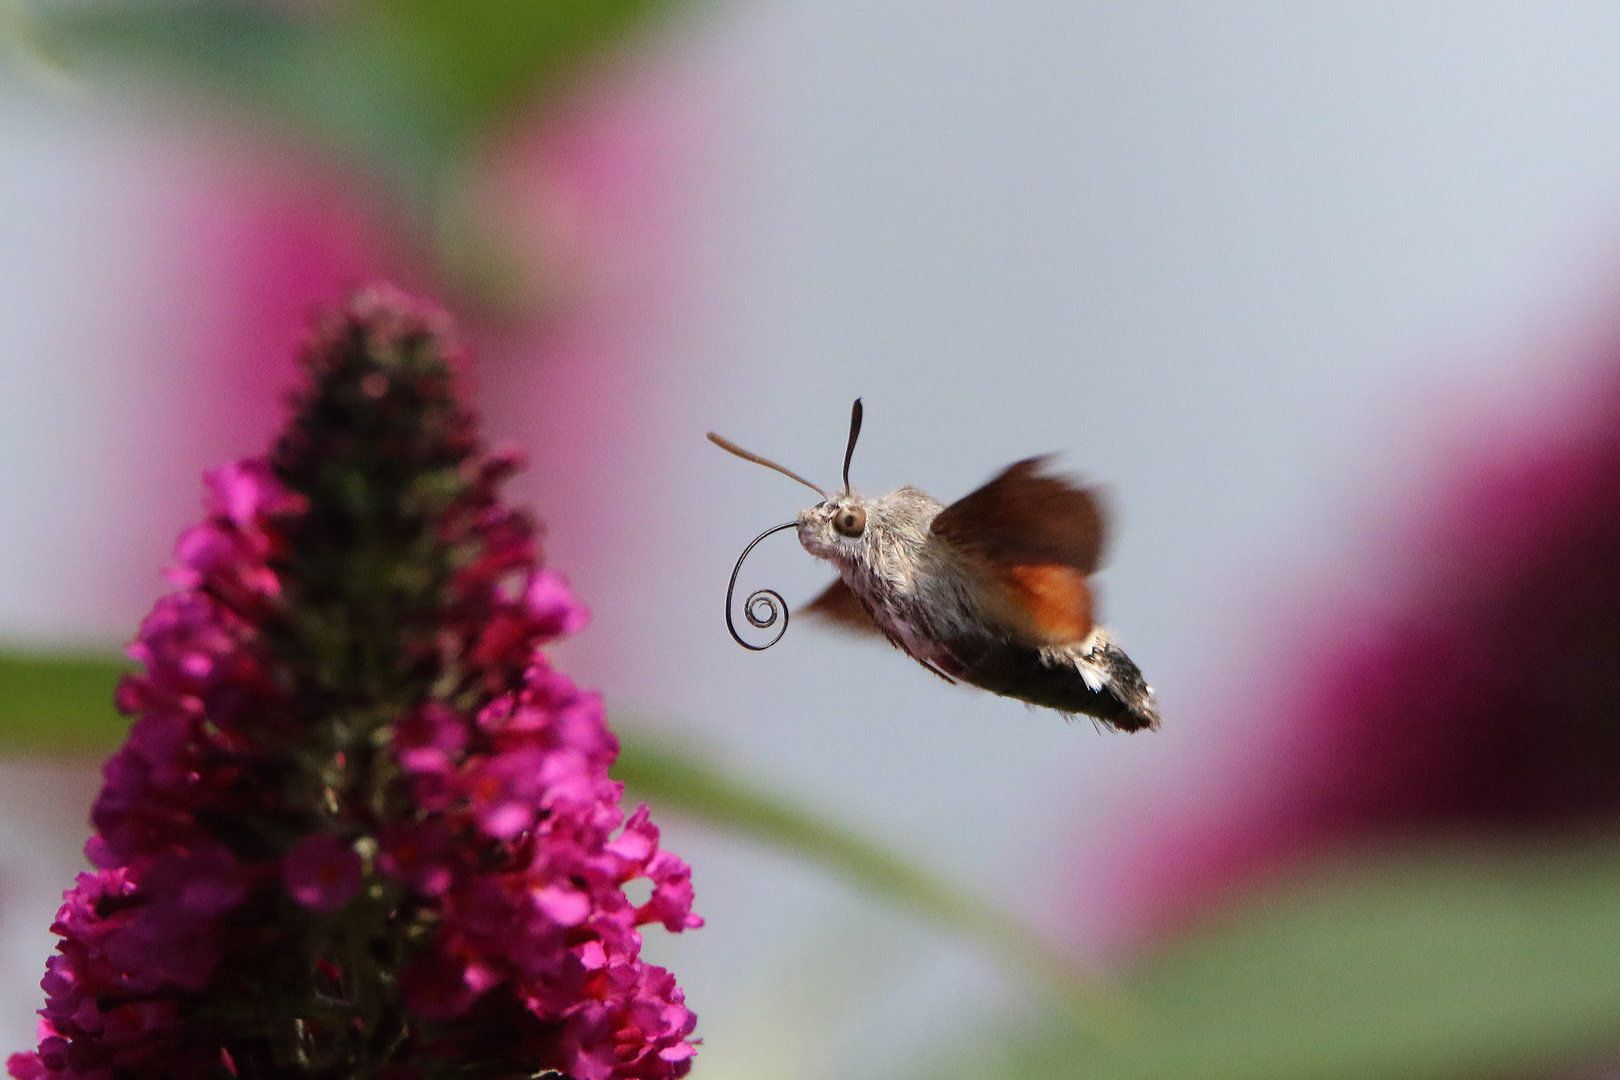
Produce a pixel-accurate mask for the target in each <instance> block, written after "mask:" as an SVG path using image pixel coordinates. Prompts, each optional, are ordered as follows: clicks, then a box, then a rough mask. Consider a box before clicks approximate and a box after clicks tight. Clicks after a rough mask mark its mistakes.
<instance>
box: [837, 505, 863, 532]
mask: <svg viewBox="0 0 1620 1080" xmlns="http://www.w3.org/2000/svg"><path fill="white" fill-rule="evenodd" d="M865 531H866V511H865V510H863V509H861V508H860V507H859V506H847V507H845V508H844V509H842V510H840V511H838V513H836V514H834V515H833V532H835V533H837V534H838V535H839V536H859V535H861V533H863V532H865Z"/></svg>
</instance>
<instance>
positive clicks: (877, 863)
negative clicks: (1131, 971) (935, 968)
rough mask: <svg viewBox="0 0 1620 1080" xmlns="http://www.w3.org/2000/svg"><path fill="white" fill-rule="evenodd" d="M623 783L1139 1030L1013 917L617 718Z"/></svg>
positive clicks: (1076, 1016)
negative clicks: (806, 865)
mask: <svg viewBox="0 0 1620 1080" xmlns="http://www.w3.org/2000/svg"><path fill="white" fill-rule="evenodd" d="M612 726H613V730H614V733H615V734H617V735H618V737H619V761H618V764H617V765H615V766H614V768H613V771H612V775H613V777H614V779H616V780H620V781H623V783H624V784H625V786H626V787H628V788H630V789H631V790H632V791H633V792H635V793H636V794H637V795H639V796H643V797H645V798H647V799H649V800H651V801H652V802H654V804H655V805H656V806H657V807H658V808H659V809H660V810H663V811H677V812H681V813H685V814H687V815H689V816H691V817H693V818H695V819H697V820H699V821H702V822H704V823H706V824H710V825H713V826H715V827H717V828H720V829H723V830H725V831H727V832H729V833H732V834H734V835H740V836H745V837H748V838H750V839H753V840H756V841H759V842H761V843H764V844H768V845H770V846H771V847H774V848H777V849H778V850H781V851H785V852H787V853H789V854H791V855H794V856H797V857H798V858H801V859H804V860H806V861H807V862H813V863H816V864H818V865H820V866H822V867H823V868H825V869H827V870H830V871H832V872H833V873H835V874H837V875H839V876H840V877H842V878H844V879H845V880H847V881H849V882H851V883H852V884H854V885H857V886H859V887H860V888H861V889H863V890H864V891H866V892H867V893H869V894H871V895H873V896H878V897H881V898H883V899H885V900H887V901H889V902H890V903H892V904H895V905H896V906H898V907H901V908H904V909H905V910H907V911H910V912H912V913H913V914H916V915H920V916H922V917H924V918H926V919H929V920H931V921H932V922H934V923H935V924H937V925H939V926H941V927H943V928H945V929H946V930H949V931H950V932H952V933H954V934H956V935H958V936H960V937H962V938H964V939H966V940H968V941H970V942H973V943H974V944H977V945H979V946H981V947H983V948H984V949H985V950H986V951H987V952H988V953H989V955H990V956H991V957H992V958H994V959H996V960H997V961H999V962H1001V963H1003V964H1005V965H1008V966H1010V967H1012V968H1013V969H1014V970H1015V971H1016V972H1017V973H1018V974H1020V975H1023V976H1025V977H1029V978H1032V979H1033V980H1034V981H1035V982H1036V983H1037V984H1038V985H1039V986H1040V987H1041V988H1042V989H1043V990H1045V991H1047V992H1048V993H1050V994H1053V995H1055V996H1056V998H1057V1001H1058V1004H1059V1006H1060V1008H1061V1009H1062V1010H1063V1011H1065V1012H1068V1013H1071V1014H1072V1016H1071V1022H1074V1023H1077V1024H1079V1025H1080V1026H1081V1027H1083V1028H1086V1029H1089V1030H1091V1031H1093V1032H1094V1033H1098V1034H1108V1035H1116V1034H1123V1033H1124V1032H1125V1031H1127V1030H1129V1029H1132V1028H1134V1027H1136V1026H1137V1017H1136V1009H1135V1007H1134V1006H1133V1004H1132V1003H1131V1002H1130V1001H1129V999H1127V998H1126V997H1125V996H1124V995H1123V993H1122V992H1121V991H1120V990H1119V989H1118V988H1117V987H1116V986H1115V985H1114V984H1113V983H1112V981H1111V980H1110V979H1108V977H1107V976H1105V975H1103V974H1102V973H1100V972H1096V971H1093V970H1090V969H1088V968H1086V967H1084V966H1082V965H1081V964H1079V963H1077V962H1076V961H1074V960H1073V959H1072V958H1070V957H1067V956H1064V955H1062V954H1060V953H1059V952H1058V951H1057V950H1056V949H1054V947H1053V946H1051V945H1050V944H1048V943H1046V942H1044V941H1042V940H1041V939H1040V938H1038V937H1037V936H1035V935H1034V934H1033V933H1031V932H1030V931H1029V930H1028V929H1027V928H1026V927H1024V926H1022V925H1021V924H1020V923H1018V922H1017V921H1016V920H1015V919H1013V918H1011V917H1010V916H1009V915H1007V913H1006V912H1004V911H1002V910H1001V909H1000V908H998V907H996V906H995V905H994V904H991V903H989V902H987V901H985V900H983V899H981V898H980V897H977V896H974V895H973V894H972V893H969V892H967V891H965V890H963V889H960V888H958V887H956V886H955V885H952V884H950V883H949V882H947V881H943V880H941V879H940V878H938V877H936V876H934V875H933V874H931V873H929V872H928V871H927V870H924V869H923V868H921V867H919V866H917V865H916V864H915V863H912V862H909V861H907V860H906V859H905V858H903V857H901V856H899V855H897V854H895V853H894V852H892V851H889V850H887V849H885V848H884V847H882V846H881V845H879V844H876V843H874V842H872V841H871V840H868V839H866V838H865V837H863V836H861V835H860V834H858V833H856V832H854V831H852V830H850V829H848V828H845V827H844V826H842V825H838V824H835V823H833V822H830V821H828V820H826V819H825V818H823V817H821V816H819V815H817V814H816V813H815V812H814V811H812V810H809V809H807V808H805V807H804V806H801V805H798V804H796V803H794V802H792V801H791V800H787V799H783V798H781V797H780V796H777V795H774V794H771V793H769V792H767V791H766V790H764V789H762V788H761V787H759V786H756V785H755V784H753V783H750V782H749V781H747V780H744V779H742V778H740V777H737V776H734V775H732V774H730V773H728V772H726V771H725V770H723V769H719V768H716V767H715V766H713V765H711V764H709V763H708V762H705V761H703V760H701V759H700V758H698V757H696V756H694V755H692V754H691V753H688V752H687V751H684V750H681V749H679V748H677V747H675V746H673V745H671V744H670V743H669V742H667V741H663V740H660V739H657V738H655V737H653V736H649V735H647V734H646V733H645V732H643V731H640V730H638V729H637V728H636V727H635V725H633V724H627V723H625V722H624V720H623V718H622V717H615V718H614V721H613V724H612Z"/></svg>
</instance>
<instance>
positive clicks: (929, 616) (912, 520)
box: [798, 487, 979, 659]
mask: <svg viewBox="0 0 1620 1080" xmlns="http://www.w3.org/2000/svg"><path fill="white" fill-rule="evenodd" d="M857 508H858V509H860V510H862V511H864V512H865V514H866V527H865V528H864V529H863V530H862V531H861V534H860V535H859V536H842V535H840V534H839V533H838V531H837V529H835V528H834V522H835V521H837V520H838V519H839V516H840V515H842V514H845V513H846V512H847V511H849V510H851V509H857ZM943 509H944V505H943V504H942V503H940V502H939V501H938V500H936V499H934V498H932V497H931V496H929V495H927V494H925V493H924V492H921V491H919V490H917V489H916V488H912V487H903V488H900V489H899V490H898V491H893V492H890V493H889V494H888V495H885V496H883V497H882V498H880V499H869V498H866V497H865V496H863V495H861V494H860V493H859V492H854V493H851V494H848V495H838V496H835V497H833V498H831V499H828V500H827V501H826V502H824V503H817V504H816V505H815V506H812V507H808V508H807V509H805V510H801V511H800V512H799V519H798V525H799V542H800V543H801V544H803V545H804V549H805V550H806V551H808V552H809V553H810V554H812V555H814V556H816V557H817V558H821V559H827V560H828V561H830V562H831V563H833V565H835V566H836V567H838V572H839V575H840V576H841V577H842V578H843V579H844V582H845V583H846V584H847V585H848V586H849V587H850V589H851V590H852V591H853V592H854V593H855V594H856V595H857V596H859V597H860V599H861V600H862V601H863V602H864V603H865V606H866V608H867V610H868V611H870V612H871V613H872V618H873V620H874V621H876V622H877V624H878V626H879V628H880V629H882V630H883V631H884V632H885V633H887V634H888V635H889V636H890V637H891V638H894V639H896V640H898V641H899V642H901V643H902V644H903V645H904V646H905V648H906V649H907V651H909V652H910V653H911V654H912V655H913V656H917V657H919V658H923V659H928V658H930V657H931V655H932V654H933V653H934V652H935V651H936V649H937V642H938V641H939V640H941V639H943V638H946V637H949V636H953V635H954V634H955V633H959V632H962V631H964V630H967V629H969V628H971V627H972V626H973V625H974V624H975V623H976V622H977V620H978V619H979V615H978V613H977V603H976V600H975V596H974V592H973V589H972V587H971V584H970V582H969V580H968V577H967V575H966V574H965V573H964V572H963V568H962V567H960V566H958V565H957V562H956V560H957V558H958V556H957V554H956V553H955V552H954V551H953V550H952V548H951V546H950V545H948V544H945V543H943V542H941V541H940V539H939V538H938V537H936V536H934V535H933V533H932V531H931V529H930V526H932V525H933V522H934V518H935V517H936V516H937V515H938V514H939V512H940V511H941V510H943Z"/></svg>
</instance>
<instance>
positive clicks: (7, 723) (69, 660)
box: [0, 652, 130, 754]
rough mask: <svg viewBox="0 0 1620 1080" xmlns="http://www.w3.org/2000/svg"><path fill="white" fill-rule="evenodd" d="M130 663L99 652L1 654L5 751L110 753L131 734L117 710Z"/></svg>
mask: <svg viewBox="0 0 1620 1080" xmlns="http://www.w3.org/2000/svg"><path fill="white" fill-rule="evenodd" d="M129 669H130V664H129V662H128V661H125V660H120V659H118V658H117V657H115V656H113V657H109V656H106V655H105V654H100V653H86V654H77V655H45V654H34V653H23V652H0V750H4V751H9V752H18V751H22V752H29V753H53V754H80V753H106V752H107V751H109V750H111V749H112V748H113V747H115V746H117V745H118V743H119V741H120V740H122V739H123V737H124V735H125V733H126V732H128V731H129V718H128V717H125V716H121V715H119V713H118V710H117V709H115V708H113V690H114V689H115V688H116V687H117V685H118V679H119V676H121V675H122V674H123V673H124V672H125V671H128V670H129Z"/></svg>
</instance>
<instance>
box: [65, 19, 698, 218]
mask: <svg viewBox="0 0 1620 1080" xmlns="http://www.w3.org/2000/svg"><path fill="white" fill-rule="evenodd" d="M675 3H676V0H454V2H445V0H347V2H341V0H340V2H334V3H332V4H330V5H322V6H321V10H319V11H313V12H310V11H306V12H298V11H296V10H294V9H293V8H292V7H291V6H290V5H273V4H268V3H262V2H252V0H68V2H63V3H51V4H43V5H41V6H40V7H39V8H38V9H37V11H36V12H35V16H34V19H35V22H36V24H37V26H38V28H39V33H40V35H41V37H42V39H43V42H44V45H45V46H46V47H47V49H48V50H49V52H51V53H52V54H54V55H59V56H61V57H64V58H66V59H67V60H68V61H70V62H72V63H73V64H74V66H76V67H77V68H78V69H79V70H80V71H82V72H84V73H86V74H91V75H96V74H101V73H105V72H108V71H111V72H113V73H118V74H124V75H128V74H132V73H133V74H138V75H143V76H146V77H149V78H150V77H154V76H155V77H157V78H159V79H167V80H168V81H169V82H170V83H173V84H178V85H180V86H187V85H189V86H191V87H192V88H193V89H196V90H201V91H203V94H204V98H205V99H213V100H218V99H220V98H222V97H223V98H224V99H226V100H230V101H235V102H238V103H243V104H247V105H249V106H251V107H253V108H255V109H257V110H259V111H261V112H263V113H265V114H267V115H268V116H269V117H271V118H272V119H276V120H279V121H281V122H283V123H286V124H290V125H293V126H295V127H296V128H298V129H300V130H303V131H308V132H312V133H314V134H315V135H317V136H318V137H320V138H322V139H324V140H326V141H327V142H329V143H331V144H334V145H336V146H337V147H339V148H341V149H343V150H345V151H347V152H350V153H352V154H355V155H357V156H358V158H359V159H360V160H362V161H364V162H367V163H369V164H370V165H371V166H372V167H374V168H375V169H376V170H377V172H378V173H379V174H380V175H381V176H382V177H383V179H384V180H386V181H387V182H388V183H389V184H390V185H391V186H392V187H393V189H394V190H395V192H396V194H399V195H401V196H403V198H404V204H405V208H406V209H407V211H409V213H410V215H411V217H412V219H413V221H414V224H415V227H416V228H417V230H418V232H419V236H418V239H421V240H423V241H427V242H431V241H433V240H434V239H435V235H434V234H435V230H436V229H438V228H439V227H440V226H441V222H440V221H439V217H440V215H441V214H443V213H446V212H447V208H448V204H450V203H451V202H452V201H453V200H454V198H455V196H456V192H457V188H458V185H459V184H460V183H461V181H462V177H463V175H464V174H465V172H466V171H467V170H468V169H469V168H470V167H471V166H472V164H473V161H474V159H475V157H476V156H477V154H478V153H479V152H480V151H481V150H482V149H483V146H484V143H485V142H486V141H487V139H488V137H489V136H490V135H491V134H492V133H493V132H495V131H497V130H498V129H499V128H500V127H501V126H502V125H504V124H505V123H506V122H508V121H509V120H510V119H511V118H512V116H513V115H514V114H515V113H516V112H518V111H519V110H521V109H523V108H525V107H528V106H530V105H532V104H534V102H535V101H536V100H537V99H538V98H540V97H542V96H544V95H546V94H547V93H550V92H553V91H555V90H556V89H557V88H559V87H560V86H562V85H563V84H564V83H565V82H566V80H567V79H568V77H569V76H571V75H573V74H574V73H575V72H576V71H577V70H578V69H579V67H580V65H581V64H582V63H583V62H584V61H586V60H587V59H588V58H590V57H592V56H594V55H596V54H598V53H600V52H602V51H603V50H605V49H606V48H608V47H609V46H611V45H613V44H614V43H616V42H617V41H619V40H620V39H622V38H623V37H625V36H626V35H627V34H628V33H629V32H630V31H632V30H633V29H634V28H636V27H637V26H639V25H640V24H641V23H642V22H643V21H644V20H645V19H646V18H647V17H648V16H650V15H653V14H657V13H662V12H663V11H665V10H668V9H670V8H671V7H673V6H674V5H675Z"/></svg>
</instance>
